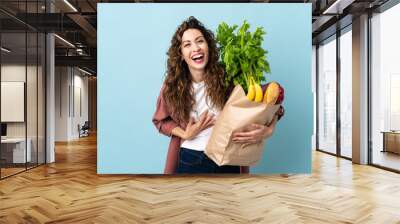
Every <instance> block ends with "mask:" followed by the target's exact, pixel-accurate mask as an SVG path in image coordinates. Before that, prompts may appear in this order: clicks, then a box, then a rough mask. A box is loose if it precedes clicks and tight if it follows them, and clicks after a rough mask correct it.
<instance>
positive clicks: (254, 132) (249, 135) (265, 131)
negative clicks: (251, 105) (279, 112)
mask: <svg viewBox="0 0 400 224" xmlns="http://www.w3.org/2000/svg"><path fill="white" fill-rule="evenodd" d="M277 121H278V117H277V116H275V117H274V119H273V120H272V121H271V123H270V124H269V125H268V126H265V125H260V124H251V125H249V126H248V127H246V128H245V129H244V130H243V131H241V132H236V133H233V135H232V141H233V142H234V143H250V144H252V143H258V142H261V141H262V140H263V139H267V138H269V137H271V136H272V134H273V132H274V129H275V125H276V122H277Z"/></svg>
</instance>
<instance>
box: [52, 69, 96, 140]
mask: <svg viewBox="0 0 400 224" xmlns="http://www.w3.org/2000/svg"><path fill="white" fill-rule="evenodd" d="M83 75H84V74H83V73H82V72H80V71H79V70H77V69H76V68H72V67H56V84H55V87H56V91H55V120H56V131H55V140H56V141H70V140H73V139H77V138H78V137H79V133H78V124H80V125H83V124H84V122H85V121H87V120H88V77H87V76H83ZM80 107H81V108H80Z"/></svg>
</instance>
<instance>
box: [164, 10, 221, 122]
mask: <svg viewBox="0 0 400 224" xmlns="http://www.w3.org/2000/svg"><path fill="white" fill-rule="evenodd" d="M188 29H197V30H199V31H200V32H201V33H202V34H203V36H204V38H205V40H206V41H207V44H208V50H209V52H208V53H209V59H208V63H207V65H206V67H205V76H204V83H205V87H206V95H207V96H208V99H209V100H211V103H212V104H213V105H214V106H215V107H217V108H218V109H222V108H223V106H224V104H225V101H226V87H225V86H224V69H223V67H222V65H220V64H219V63H218V59H219V52H218V48H217V44H216V40H215V37H214V34H213V32H212V31H210V30H208V29H206V28H205V27H204V25H203V24H202V23H201V22H200V21H198V20H197V19H196V18H195V17H193V16H191V17H189V18H188V19H187V20H185V21H184V22H183V23H182V24H181V25H180V26H179V27H178V29H177V30H176V32H175V34H174V35H173V37H172V40H171V46H170V48H169V49H168V52H167V55H168V61H167V74H166V78H165V87H164V92H163V94H164V98H165V99H166V102H167V104H168V106H169V107H170V108H171V112H172V114H173V115H174V116H175V117H176V118H178V119H179V120H180V121H184V122H188V121H189V118H190V111H191V110H192V108H193V107H194V104H195V99H194V94H193V88H192V78H191V75H190V71H189V68H188V65H187V64H186V62H185V60H183V56H182V54H181V44H182V36H183V33H184V32H185V31H186V30H188Z"/></svg>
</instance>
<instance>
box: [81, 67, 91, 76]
mask: <svg viewBox="0 0 400 224" xmlns="http://www.w3.org/2000/svg"><path fill="white" fill-rule="evenodd" d="M78 70H79V71H81V72H83V73H85V74H87V75H92V73H90V72H88V71H86V70H83V69H81V68H79V67H78Z"/></svg>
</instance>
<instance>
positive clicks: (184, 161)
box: [176, 148, 240, 173]
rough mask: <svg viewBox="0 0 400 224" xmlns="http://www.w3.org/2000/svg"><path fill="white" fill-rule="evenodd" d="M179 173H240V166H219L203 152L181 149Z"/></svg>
mask: <svg viewBox="0 0 400 224" xmlns="http://www.w3.org/2000/svg"><path fill="white" fill-rule="evenodd" d="M176 172H177V173H240V166H228V165H226V166H218V165H217V164H216V163H215V162H214V161H212V160H211V159H209V158H208V157H207V155H206V154H204V152H203V151H196V150H192V149H187V148H181V150H180V152H179V164H178V169H177V171H176Z"/></svg>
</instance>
